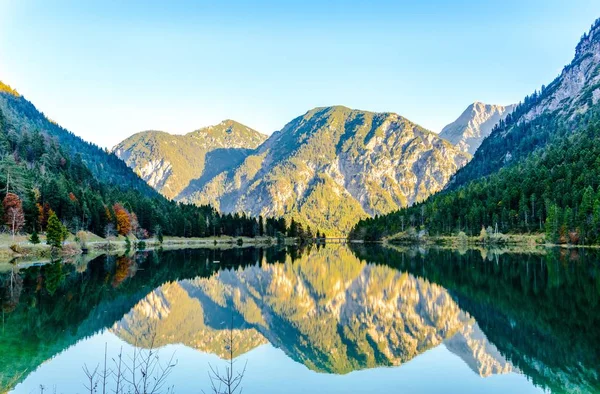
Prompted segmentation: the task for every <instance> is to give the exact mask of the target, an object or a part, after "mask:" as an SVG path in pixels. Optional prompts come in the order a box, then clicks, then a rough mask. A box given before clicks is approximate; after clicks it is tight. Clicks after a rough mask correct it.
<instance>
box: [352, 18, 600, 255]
mask: <svg viewBox="0 0 600 394" xmlns="http://www.w3.org/2000/svg"><path fill="white" fill-rule="evenodd" d="M598 156H600V19H599V20H597V21H596V22H595V23H594V24H593V25H592V27H591V29H590V31H589V32H588V33H586V34H584V35H583V37H582V38H581V41H580V42H579V44H578V45H577V47H576V50H575V56H574V59H573V61H572V62H571V63H570V64H569V65H567V66H566V67H565V68H564V69H563V71H562V73H561V74H560V75H559V76H558V77H557V78H556V79H555V80H554V81H553V82H552V83H551V84H550V85H548V86H544V87H542V89H541V91H540V92H534V93H533V94H532V95H530V96H528V97H526V98H525V99H524V100H523V102H522V103H520V104H519V105H517V106H516V107H515V109H514V110H513V112H512V113H510V114H508V115H507V116H506V118H505V119H504V120H502V119H501V120H500V121H499V122H498V124H497V125H496V126H495V127H494V129H493V131H492V133H491V134H490V135H489V137H488V138H486V139H485V140H484V141H483V142H482V144H481V146H480V147H479V149H478V150H477V151H476V152H475V155H474V156H473V159H472V160H471V161H470V162H469V163H468V164H467V165H466V166H464V167H463V168H461V169H459V170H458V171H457V173H456V174H455V175H454V176H453V177H452V178H451V179H450V181H449V182H448V184H447V186H446V188H445V189H444V190H443V191H442V192H440V193H438V194H436V195H434V196H432V197H431V198H429V199H428V200H427V201H425V202H424V203H422V204H416V205H415V206H414V207H411V208H409V209H403V210H400V211H399V212H397V213H393V214H391V215H386V216H383V217H381V218H378V219H376V220H372V219H366V220H363V221H361V222H360V223H358V224H357V225H356V226H355V227H354V229H353V231H352V236H354V237H358V238H372V239H378V238H382V237H385V236H387V235H392V234H395V233H398V232H400V231H402V229H403V228H404V221H405V218H408V217H419V218H421V223H422V224H423V225H424V227H425V228H426V229H427V230H428V231H429V233H432V234H450V233H457V232H460V231H464V232H465V233H467V234H471V235H475V234H480V233H481V234H482V236H483V237H486V234H489V233H490V231H489V230H491V228H494V229H496V230H495V231H501V232H518V233H528V232H541V231H545V233H546V240H547V241H548V242H552V243H571V244H579V243H585V244H592V243H598V242H600V188H599V185H600V164H599V162H598V160H597V157H598ZM482 228H484V229H485V228H487V229H488V231H482Z"/></svg>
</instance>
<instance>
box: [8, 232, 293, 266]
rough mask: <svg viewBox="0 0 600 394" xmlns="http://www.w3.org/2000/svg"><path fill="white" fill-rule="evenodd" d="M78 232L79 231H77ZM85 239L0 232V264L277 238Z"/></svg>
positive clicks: (232, 244)
mask: <svg viewBox="0 0 600 394" xmlns="http://www.w3.org/2000/svg"><path fill="white" fill-rule="evenodd" d="M80 235H81V234H80ZM84 235H85V242H81V240H80V239H76V237H75V236H74V235H72V234H71V235H69V237H68V238H67V240H66V241H65V242H64V243H63V247H62V249H60V250H55V251H54V253H53V251H52V248H51V247H50V246H49V245H47V244H46V238H45V236H44V235H40V236H39V238H40V243H38V244H33V243H31V242H30V241H29V236H28V235H17V236H15V237H14V238H13V237H12V236H10V235H8V234H0V264H4V265H6V264H8V263H9V262H11V261H13V260H15V259H19V261H20V262H31V263H36V262H43V261H50V259H51V258H53V257H54V258H56V257H60V258H63V259H70V258H73V257H75V256H79V255H82V254H84V249H87V250H86V251H85V252H86V253H87V254H89V255H91V256H97V255H99V254H102V253H123V252H125V251H127V250H130V251H131V250H153V249H158V248H163V249H168V250H173V249H188V248H216V249H229V248H243V247H251V246H256V245H274V244H276V243H277V239H276V238H273V237H255V238H250V237H229V236H222V237H207V238H184V237H164V239H163V241H162V243H161V242H159V241H158V240H157V239H155V238H150V239H144V240H139V239H136V238H135V237H130V238H125V237H123V236H118V237H110V238H102V237H100V236H98V235H95V234H92V233H85V234H84ZM285 242H286V244H292V243H293V242H294V240H291V239H286V240H285Z"/></svg>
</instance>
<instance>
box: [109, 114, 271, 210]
mask: <svg viewBox="0 0 600 394" xmlns="http://www.w3.org/2000/svg"><path fill="white" fill-rule="evenodd" d="M266 139H267V136H266V135H263V134H261V133H259V132H258V131H256V130H253V129H251V128H249V127H247V126H244V125H243V124H241V123H238V122H235V121H233V120H225V121H223V122H221V123H219V124H217V125H214V126H209V127H204V128H201V129H198V130H196V131H193V132H191V133H188V134H185V135H174V134H169V133H166V132H162V131H143V132H140V133H137V134H134V135H132V136H131V137H129V138H127V139H126V140H124V141H122V142H121V143H119V144H118V145H117V146H115V147H114V148H113V151H114V153H115V154H116V155H117V156H118V157H119V158H121V159H122V160H123V161H124V162H125V163H126V164H127V165H128V166H129V167H131V168H132V169H134V171H135V172H136V173H137V174H138V175H139V176H140V177H141V178H142V179H144V180H145V181H146V182H148V184H149V185H150V186H152V187H153V188H154V189H156V190H157V191H159V192H160V193H161V194H163V195H164V196H165V197H167V198H170V199H174V198H176V197H177V196H178V195H179V194H180V193H181V192H182V191H183V189H184V188H185V187H186V186H187V185H189V183H190V182H191V181H192V180H194V179H197V178H200V177H201V176H202V175H203V173H204V170H205V168H206V170H207V171H215V170H218V169H219V168H223V167H229V166H231V165H235V164H236V163H240V162H241V161H242V160H243V159H244V158H245V157H246V156H247V155H248V154H249V152H250V150H251V149H254V148H256V147H257V146H258V145H260V144H261V143H262V142H263V141H265V140H266Z"/></svg>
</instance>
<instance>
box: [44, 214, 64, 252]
mask: <svg viewBox="0 0 600 394" xmlns="http://www.w3.org/2000/svg"><path fill="white" fill-rule="evenodd" d="M63 227H64V226H63V225H62V223H61V222H60V220H58V216H56V214H55V213H54V212H52V214H51V215H50V217H49V218H48V228H47V230H46V243H47V244H48V245H50V246H52V247H53V248H56V249H60V248H62V241H63V239H64V238H63V237H64V229H63Z"/></svg>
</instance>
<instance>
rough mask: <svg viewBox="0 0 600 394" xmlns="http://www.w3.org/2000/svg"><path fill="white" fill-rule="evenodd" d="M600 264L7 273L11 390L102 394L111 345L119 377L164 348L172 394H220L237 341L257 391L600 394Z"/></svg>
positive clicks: (328, 262)
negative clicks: (94, 386) (124, 365)
mask: <svg viewBox="0 0 600 394" xmlns="http://www.w3.org/2000/svg"><path fill="white" fill-rule="evenodd" d="M214 261H219V262H220V263H214ZM599 261H600V260H599V259H598V255H597V252H594V251H591V250H543V251H540V252H539V253H530V254H516V253H500V252H493V251H479V250H470V251H455V250H442V249H429V250H402V249H398V250H391V249H385V248H382V247H366V246H350V247H349V246H345V245H328V246H325V247H320V248H317V247H313V248H311V249H304V250H302V251H301V250H296V249H289V250H286V249H281V248H275V247H273V248H267V249H255V248H245V249H235V250H228V251H212V250H201V249H197V250H186V251H169V252H167V251H165V252H156V253H139V254H137V255H135V256H129V257H127V256H121V257H115V256H109V257H106V256H103V257H99V258H96V259H94V260H92V261H89V262H83V261H82V262H80V263H77V264H61V263H60V262H56V263H53V264H49V265H46V266H42V267H30V268H25V269H19V270H15V271H14V272H10V271H9V272H3V273H0V297H1V301H2V322H1V324H2V325H1V327H0V392H4V391H9V392H14V393H27V394H28V393H39V392H42V391H44V392H56V393H83V392H86V388H85V385H86V382H87V378H86V375H85V373H84V371H83V367H84V366H87V367H88V369H89V370H90V371H93V370H94V369H95V368H96V366H99V368H98V371H100V370H102V369H104V368H103V366H104V355H105V349H106V354H107V366H108V367H107V368H109V369H111V370H113V371H114V370H116V369H117V368H116V366H115V363H114V362H113V361H116V360H118V357H117V356H118V355H119V354H122V355H123V359H124V360H125V362H127V360H130V359H131V357H133V356H132V355H138V356H140V355H147V354H148V349H156V351H157V352H158V353H157V357H158V359H157V361H158V362H159V363H160V365H163V366H165V365H167V363H168V361H169V360H170V359H171V358H173V360H174V362H173V363H172V365H173V367H172V368H170V369H168V370H169V371H170V374H169V375H168V377H167V378H166V380H165V385H164V386H163V390H161V392H166V388H167V387H168V386H171V385H172V386H174V391H175V392H177V393H200V392H202V390H204V391H206V392H210V389H211V387H210V379H209V377H208V371H209V370H210V367H209V365H211V366H212V367H213V368H219V369H220V370H221V371H223V370H224V368H225V366H226V362H227V361H226V360H227V358H228V356H227V355H228V343H229V342H230V341H231V342H232V343H233V351H234V359H235V364H234V369H235V370H236V371H241V370H243V368H244V365H246V370H245V375H244V379H243V381H242V385H243V387H244V391H243V392H244V393H250V394H252V393H261V394H271V393H283V392H285V393H322V392H326V393H370V392H399V393H439V392H445V393H537V392H556V393H562V392H575V393H579V392H580V393H594V392H600V376H599V373H600V329H598V327H600V302H599V301H600V263H599ZM153 360H154V358H153ZM157 375H158V374H157ZM108 381H109V384H108V388H109V389H111V390H112V389H114V383H113V377H112V376H111V377H109V379H108ZM41 387H43V389H42V388H41ZM98 390H99V391H98V392H102V389H101V387H99V389H98ZM111 392H112V391H111Z"/></svg>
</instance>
